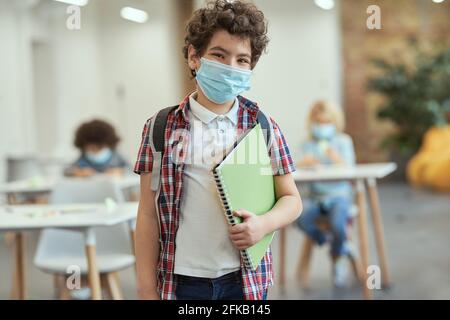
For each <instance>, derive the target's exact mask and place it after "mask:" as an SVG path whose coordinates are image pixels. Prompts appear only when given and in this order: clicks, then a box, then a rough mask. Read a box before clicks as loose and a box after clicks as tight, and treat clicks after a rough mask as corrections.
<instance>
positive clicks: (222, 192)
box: [213, 168, 253, 269]
mask: <svg viewBox="0 0 450 320" xmlns="http://www.w3.org/2000/svg"><path fill="white" fill-rule="evenodd" d="M213 175H214V181H215V182H216V186H217V192H218V193H219V197H220V200H221V201H220V202H221V203H222V208H223V210H224V211H225V215H226V217H227V221H228V223H229V224H230V225H232V226H234V225H235V224H236V220H235V218H234V216H233V211H232V210H231V206H230V201H229V199H228V194H227V190H226V188H225V186H224V185H223V184H222V175H221V174H220V170H219V168H215V169H214V170H213ZM241 255H242V258H243V260H244V264H245V266H246V267H247V268H250V269H253V260H252V257H251V256H250V254H249V253H248V251H247V249H245V250H241Z"/></svg>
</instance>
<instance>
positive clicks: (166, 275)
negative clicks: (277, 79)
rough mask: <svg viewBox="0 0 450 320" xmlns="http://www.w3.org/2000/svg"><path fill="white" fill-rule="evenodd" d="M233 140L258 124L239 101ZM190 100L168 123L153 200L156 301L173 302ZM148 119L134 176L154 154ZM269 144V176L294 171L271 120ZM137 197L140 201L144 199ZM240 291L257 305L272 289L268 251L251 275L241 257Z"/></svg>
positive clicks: (252, 109) (250, 107) (148, 166)
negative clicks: (157, 232)
mask: <svg viewBox="0 0 450 320" xmlns="http://www.w3.org/2000/svg"><path fill="white" fill-rule="evenodd" d="M238 102H239V110H238V126H237V130H238V136H239V135H240V134H242V133H244V132H245V131H247V130H249V129H251V128H252V127H253V126H254V125H255V124H256V123H257V112H258V106H257V104H256V103H254V102H252V101H250V100H248V99H246V98H244V97H242V96H238ZM189 110H190V106H189V95H188V96H186V97H185V99H184V100H183V101H182V102H181V104H180V106H179V107H178V108H176V109H175V110H174V111H172V112H171V113H170V114H169V116H168V118H167V125H166V129H165V149H164V156H163V159H162V165H161V185H160V188H159V193H158V194H157V195H156V198H157V209H158V215H159V227H160V244H161V246H160V253H159V260H158V266H157V281H158V290H159V293H160V295H161V299H165V300H173V299H176V295H175V288H176V283H177V276H176V274H174V273H173V270H174V264H175V261H174V260H175V237H176V234H177V230H178V225H179V217H180V215H179V212H180V202H181V198H182V194H183V173H184V164H183V159H184V158H183V157H184V156H185V155H186V153H187V152H186V151H187V148H188V144H189V139H190V136H189V130H190V124H189V114H188V111H189ZM152 120H153V117H152V118H150V119H148V120H147V122H146V123H145V125H144V129H143V132H142V141H141V145H140V148H139V152H138V156H137V161H136V164H135V167H134V172H135V173H137V174H141V173H147V172H151V171H152V167H153V155H152V150H151V148H150V144H149V142H150V140H149V139H151V137H150V136H149V131H150V130H149V129H150V126H151V122H152ZM270 126H271V141H270V148H269V155H270V158H271V165H272V169H273V174H274V175H284V174H288V173H290V172H293V171H295V168H294V165H293V162H292V158H291V156H290V153H289V149H288V145H287V143H286V140H285V138H284V136H283V134H282V132H281V130H280V128H279V127H278V125H277V123H276V122H275V121H274V120H273V119H272V118H270ZM142 196H144V197H145V194H143V195H142ZM241 270H242V279H243V282H242V283H243V292H244V297H245V299H246V300H261V299H262V297H263V294H264V292H266V291H267V288H268V287H269V286H271V285H272V284H273V270H272V253H271V250H270V248H269V249H268V250H267V252H266V254H265V256H264V257H263V259H262V260H261V263H260V264H259V266H258V268H257V269H256V270H255V271H253V270H249V269H247V268H245V266H244V263H243V260H242V258H241Z"/></svg>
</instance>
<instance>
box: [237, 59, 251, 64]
mask: <svg viewBox="0 0 450 320" xmlns="http://www.w3.org/2000/svg"><path fill="white" fill-rule="evenodd" d="M238 62H239V63H241V64H250V61H248V60H247V59H239V60H238Z"/></svg>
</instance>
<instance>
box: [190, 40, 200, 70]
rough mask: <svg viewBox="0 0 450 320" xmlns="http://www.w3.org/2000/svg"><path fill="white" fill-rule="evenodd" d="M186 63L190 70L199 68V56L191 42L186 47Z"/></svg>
mask: <svg viewBox="0 0 450 320" xmlns="http://www.w3.org/2000/svg"><path fill="white" fill-rule="evenodd" d="M188 65H189V69H191V70H198V69H199V68H200V57H199V56H198V55H197V51H196V50H195V48H194V46H193V45H192V44H190V45H189V47H188Z"/></svg>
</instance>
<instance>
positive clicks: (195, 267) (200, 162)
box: [174, 93, 240, 278]
mask: <svg viewBox="0 0 450 320" xmlns="http://www.w3.org/2000/svg"><path fill="white" fill-rule="evenodd" d="M195 98H196V93H193V94H192V95H191V96H190V97H189V103H190V112H189V121H190V125H191V131H190V133H191V141H190V143H189V150H188V153H187V159H189V160H188V161H187V162H186V164H185V169H184V176H183V196H182V199H181V204H180V205H181V206H180V222H179V227H178V231H177V235H176V240H175V244H176V250H175V270H174V273H175V274H181V275H187V276H193V277H204V278H217V277H220V276H222V275H224V274H227V273H230V272H234V271H236V270H239V269H240V255H239V250H238V249H236V248H235V247H234V246H233V244H232V242H231V239H230V238H229V234H228V223H227V221H226V218H225V214H224V212H223V208H222V204H221V201H220V198H219V196H218V193H217V189H216V185H215V182H214V179H213V175H212V169H213V167H214V166H215V165H216V164H217V163H219V162H220V161H221V160H222V158H223V155H224V152H227V151H228V150H229V149H230V148H232V146H233V143H234V142H235V140H236V135H237V122H238V109H239V103H238V101H237V99H236V100H235V103H234V105H233V107H232V108H231V109H230V111H229V112H228V113H227V114H225V115H217V114H215V113H214V112H211V111H209V110H208V109H206V108H205V107H203V106H202V105H200V104H199V103H198V102H197V101H196V100H195Z"/></svg>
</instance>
